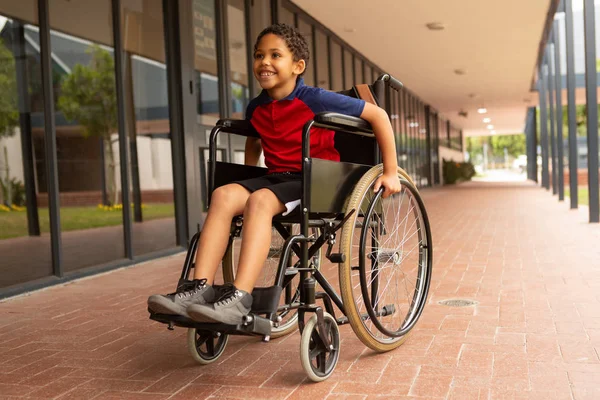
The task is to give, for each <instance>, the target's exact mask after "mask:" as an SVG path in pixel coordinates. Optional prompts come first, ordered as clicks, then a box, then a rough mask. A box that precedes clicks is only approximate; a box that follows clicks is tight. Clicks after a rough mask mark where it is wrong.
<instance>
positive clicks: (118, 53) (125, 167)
mask: <svg viewBox="0 0 600 400" xmlns="http://www.w3.org/2000/svg"><path fill="white" fill-rule="evenodd" d="M112 25H113V45H114V46H115V85H116V92H117V126H118V131H119V163H120V164H121V165H120V172H121V202H122V203H123V245H124V246H123V248H124V249H125V257H127V258H129V259H133V248H132V245H131V232H132V226H131V206H130V200H129V157H128V151H127V150H128V149H127V147H128V146H127V130H126V129H125V121H126V114H125V84H124V83H123V82H124V81H123V75H124V72H123V67H124V66H125V65H124V60H123V42H122V40H121V6H120V4H119V0H112ZM132 117H133V116H132Z"/></svg>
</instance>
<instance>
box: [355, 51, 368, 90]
mask: <svg viewBox="0 0 600 400" xmlns="http://www.w3.org/2000/svg"><path fill="white" fill-rule="evenodd" d="M354 82H355V84H357V85H359V84H361V83H367V82H366V80H365V78H364V77H363V62H362V58H360V57H358V56H357V57H354Z"/></svg>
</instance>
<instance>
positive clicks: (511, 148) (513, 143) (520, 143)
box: [490, 134, 525, 157]
mask: <svg viewBox="0 0 600 400" xmlns="http://www.w3.org/2000/svg"><path fill="white" fill-rule="evenodd" d="M504 148H506V150H507V151H508V154H510V155H511V156H513V157H517V156H518V155H520V154H525V135H523V134H520V135H498V136H491V137H490V150H491V152H492V154H493V155H495V156H503V155H504Z"/></svg>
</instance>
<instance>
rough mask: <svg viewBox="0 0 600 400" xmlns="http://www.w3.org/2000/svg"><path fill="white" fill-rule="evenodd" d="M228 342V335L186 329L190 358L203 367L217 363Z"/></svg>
mask: <svg viewBox="0 0 600 400" xmlns="http://www.w3.org/2000/svg"><path fill="white" fill-rule="evenodd" d="M228 341H229V335H227V334H226V333H221V332H210V331H201V330H198V329H196V328H189V329H188V334H187V343H188V350H189V351H190V354H191V355H192V358H193V359H194V360H196V361H197V362H198V363H200V364H203V365H206V364H211V363H214V362H215V361H217V360H218V359H219V357H221V355H222V354H223V351H225V346H227V342H228Z"/></svg>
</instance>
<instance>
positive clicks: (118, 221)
mask: <svg viewBox="0 0 600 400" xmlns="http://www.w3.org/2000/svg"><path fill="white" fill-rule="evenodd" d="M49 5H50V9H49V12H50V16H49V17H50V27H51V31H50V44H51V48H52V55H53V61H54V63H55V65H53V84H54V94H55V98H54V104H55V125H56V149H57V154H56V156H57V163H58V181H59V188H60V200H61V201H60V222H61V230H62V246H63V249H62V250H63V266H62V267H63V270H64V271H65V272H70V271H73V270H77V269H81V268H85V267H89V266H93V265H98V264H103V263H107V262H111V261H114V260H118V259H121V258H123V257H124V255H125V250H124V244H123V225H122V208H119V207H121V206H122V203H121V196H120V193H121V189H120V171H119V164H120V163H119V146H118V139H119V131H118V126H117V97H116V90H115V76H114V73H115V67H114V51H113V42H112V23H111V22H112V17H111V16H112V9H111V2H110V1H109V0H100V1H91V0H89V1H85V0H84V1H80V2H77V3H76V4H72V3H63V2H50V3H49ZM92 94H93V95H92ZM123 134H124V132H123ZM83 238H85V240H82V239H83ZM99 243H102V245H101V246H99Z"/></svg>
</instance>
